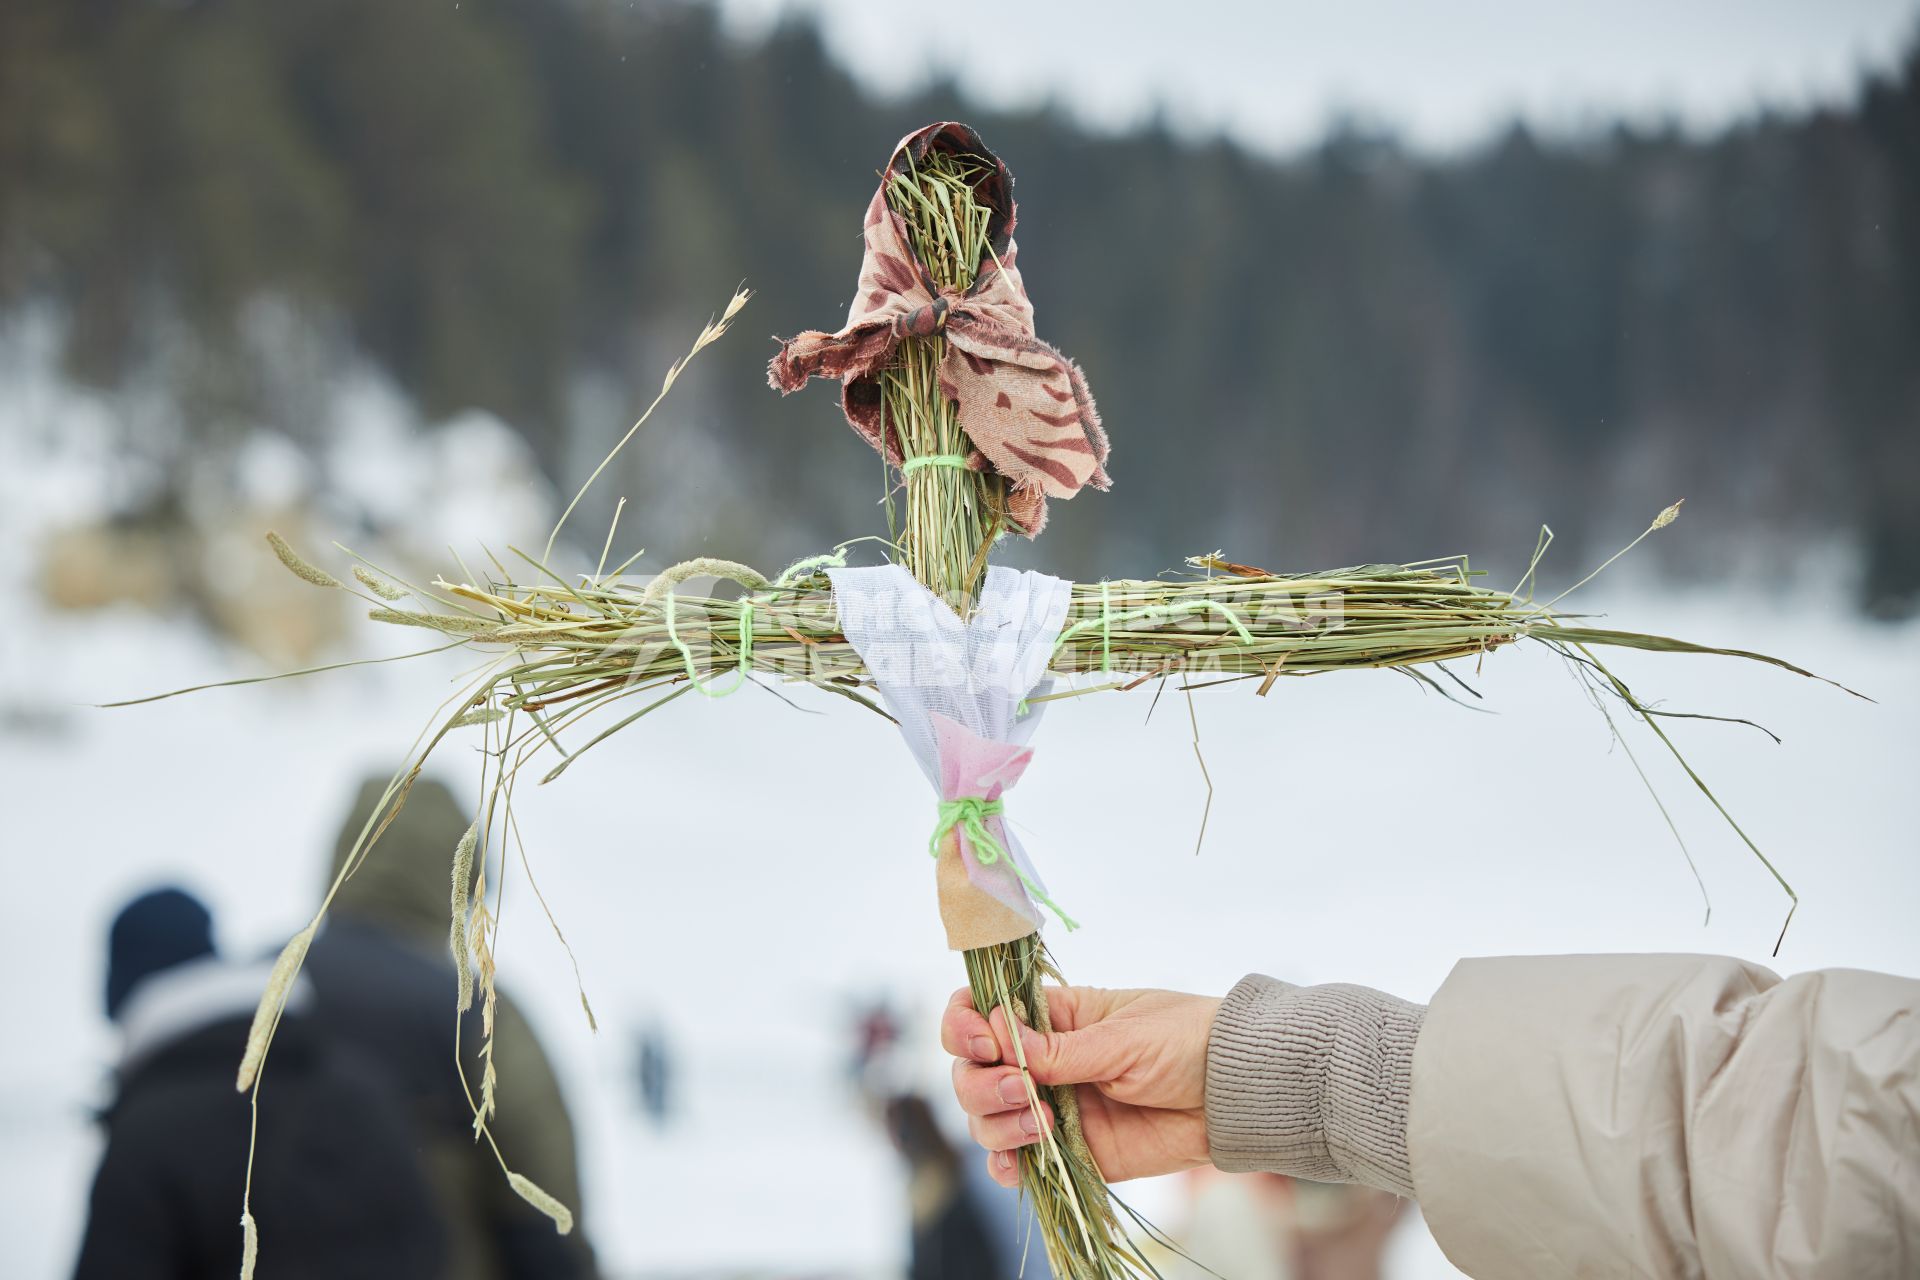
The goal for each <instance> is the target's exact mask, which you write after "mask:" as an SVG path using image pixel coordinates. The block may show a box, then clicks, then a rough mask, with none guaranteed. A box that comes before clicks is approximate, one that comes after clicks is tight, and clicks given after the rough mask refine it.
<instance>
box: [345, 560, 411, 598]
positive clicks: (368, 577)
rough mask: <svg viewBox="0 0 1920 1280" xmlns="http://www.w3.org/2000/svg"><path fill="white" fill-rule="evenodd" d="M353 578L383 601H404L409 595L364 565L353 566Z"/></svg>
mask: <svg viewBox="0 0 1920 1280" xmlns="http://www.w3.org/2000/svg"><path fill="white" fill-rule="evenodd" d="M353 576H354V577H355V578H356V579H357V580H358V581H359V583H360V585H361V586H363V587H365V588H366V589H367V590H369V591H371V592H373V594H375V595H377V596H379V597H380V598H381V599H382V600H402V599H405V598H406V594H407V593H406V592H405V591H402V590H401V589H400V588H399V587H396V586H394V585H393V584H392V583H391V582H388V581H387V580H386V579H385V578H383V577H381V576H380V575H379V574H377V573H375V572H374V571H373V570H371V569H369V568H367V566H365V565H363V564H357V565H355V566H353Z"/></svg>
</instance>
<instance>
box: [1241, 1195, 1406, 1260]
mask: <svg viewBox="0 0 1920 1280" xmlns="http://www.w3.org/2000/svg"><path fill="white" fill-rule="evenodd" d="M1246 1176H1249V1177H1251V1176H1259V1175H1246ZM1265 1176H1267V1177H1277V1176H1279V1175H1277V1174H1268V1175H1265ZM1294 1187H1295V1192H1294V1195H1295V1209H1294V1221H1295V1235H1294V1254H1293V1262H1294V1280H1380V1277H1381V1276H1382V1275H1383V1274H1384V1271H1385V1266H1386V1260H1387V1241H1388V1239H1389V1238H1390V1237H1391V1236H1392V1235H1393V1232H1394V1229H1395V1228H1396V1227H1398V1226H1399V1225H1400V1223H1401V1222H1402V1221H1404V1220H1405V1219H1406V1216H1407V1215H1406V1208H1407V1203H1408V1202H1407V1201H1405V1200H1403V1199H1401V1198H1400V1197H1399V1196H1396V1195H1394V1194H1392V1193H1391V1192H1387V1191H1379V1190H1376V1189H1375V1188H1373V1187H1363V1186H1359V1185H1356V1184H1353V1183H1334V1182H1309V1181H1307V1180H1305V1179H1295V1180H1294Z"/></svg>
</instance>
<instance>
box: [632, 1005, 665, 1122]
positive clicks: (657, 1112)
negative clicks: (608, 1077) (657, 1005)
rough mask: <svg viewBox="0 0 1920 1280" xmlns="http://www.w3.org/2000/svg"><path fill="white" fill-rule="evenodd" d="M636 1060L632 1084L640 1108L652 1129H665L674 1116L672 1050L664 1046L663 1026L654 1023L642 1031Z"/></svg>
mask: <svg viewBox="0 0 1920 1280" xmlns="http://www.w3.org/2000/svg"><path fill="white" fill-rule="evenodd" d="M635 1059H636V1061H635V1063H634V1077H635V1079H634V1084H635V1086H636V1087H637V1088H638V1090H639V1093H640V1109H641V1110H642V1111H644V1112H646V1113H647V1119H649V1120H651V1121H652V1122H653V1127H654V1128H656V1129H664V1128H666V1127H667V1121H668V1120H670V1119H672V1118H673V1052H672V1050H671V1049H670V1048H669V1047H668V1045H667V1033H666V1029H665V1028H663V1027H661V1026H660V1025H659V1024H657V1023H655V1024H653V1025H650V1026H648V1027H647V1028H646V1029H645V1030H644V1031H642V1032H641V1033H640V1046H639V1049H638V1051H637V1053H636V1054H635Z"/></svg>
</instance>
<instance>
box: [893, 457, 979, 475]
mask: <svg viewBox="0 0 1920 1280" xmlns="http://www.w3.org/2000/svg"><path fill="white" fill-rule="evenodd" d="M921 467H958V468H959V469H960V470H962V471H965V470H966V469H967V459H966V455H965V454H959V453H929V454H924V455H922V456H920V457H918V458H908V459H907V460H906V461H905V462H903V463H901V464H900V474H901V475H903V476H910V475H912V474H913V473H914V472H916V471H918V470H919V469H920V468H921Z"/></svg>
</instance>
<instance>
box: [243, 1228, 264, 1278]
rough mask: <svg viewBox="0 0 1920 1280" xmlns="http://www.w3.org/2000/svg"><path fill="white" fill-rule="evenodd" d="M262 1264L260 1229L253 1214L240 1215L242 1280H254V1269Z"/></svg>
mask: <svg viewBox="0 0 1920 1280" xmlns="http://www.w3.org/2000/svg"><path fill="white" fill-rule="evenodd" d="M259 1263H260V1228H259V1226H258V1224H256V1223H255V1222H254V1220H253V1214H252V1213H250V1212H246V1211H242V1212H241V1214H240V1280H253V1269H254V1268H255V1267H256V1266H258V1265H259Z"/></svg>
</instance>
